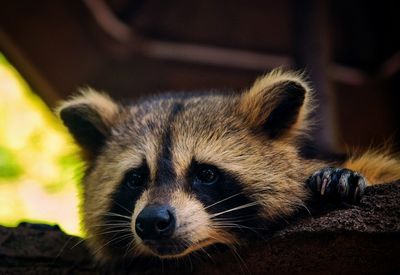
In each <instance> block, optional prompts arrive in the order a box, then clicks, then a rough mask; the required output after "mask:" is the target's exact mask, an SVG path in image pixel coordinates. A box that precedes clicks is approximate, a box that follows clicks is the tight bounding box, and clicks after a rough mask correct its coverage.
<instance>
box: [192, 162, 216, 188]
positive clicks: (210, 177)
mask: <svg viewBox="0 0 400 275" xmlns="http://www.w3.org/2000/svg"><path fill="white" fill-rule="evenodd" d="M196 179H197V180H198V181H200V182H201V183H203V184H206V185H211V184H213V183H215V182H217V181H218V179H219V171H218V169H217V168H216V167H214V166H211V165H201V166H200V167H199V169H198V170H197V172H196Z"/></svg>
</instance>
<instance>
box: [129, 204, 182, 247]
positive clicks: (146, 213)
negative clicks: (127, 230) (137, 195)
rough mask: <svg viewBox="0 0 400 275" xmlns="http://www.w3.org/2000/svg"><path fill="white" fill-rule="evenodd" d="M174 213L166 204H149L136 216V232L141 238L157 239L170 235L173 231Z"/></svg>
mask: <svg viewBox="0 0 400 275" xmlns="http://www.w3.org/2000/svg"><path fill="white" fill-rule="evenodd" d="M175 224H176V221H175V215H174V213H173V211H172V209H171V207H169V206H168V205H150V206H147V207H145V208H144V209H143V210H142V211H141V212H140V213H139V215H138V216H137V218H136V222H135V229H136V233H137V234H138V236H139V237H140V238H141V239H142V240H159V239H165V238H169V237H171V236H172V234H173V233H174V231H175Z"/></svg>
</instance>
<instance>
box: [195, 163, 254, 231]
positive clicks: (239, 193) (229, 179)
mask: <svg viewBox="0 0 400 275" xmlns="http://www.w3.org/2000/svg"><path fill="white" fill-rule="evenodd" d="M188 181H189V183H190V189H191V190H190V192H193V193H194V194H195V195H196V197H197V199H198V200H200V201H201V202H202V203H203V204H204V205H205V207H206V211H207V212H208V213H209V214H210V216H212V219H213V220H214V221H216V222H217V221H218V223H219V224H223V223H224V222H225V224H226V225H227V226H228V224H229V228H228V227H226V230H229V231H232V232H237V231H240V232H241V234H244V233H245V234H246V233H251V230H246V231H249V232H244V231H243V228H245V227H247V228H255V227H257V226H258V223H259V219H258V215H257V214H258V211H259V208H260V207H259V206H257V205H256V204H255V203H254V202H253V201H252V200H251V199H250V198H249V197H248V196H247V195H246V194H245V193H244V192H243V188H242V186H243V184H242V183H241V182H240V181H239V180H238V177H237V176H235V175H234V174H232V173H229V172H227V171H224V170H222V169H219V168H218V167H216V166H214V165H209V164H201V163H198V162H196V161H193V162H192V164H191V166H190V168H189V173H188ZM247 205H248V206H247ZM241 206H243V209H238V208H240V207H241ZM243 226H245V227H243Z"/></svg>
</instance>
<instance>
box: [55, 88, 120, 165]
mask: <svg viewBox="0 0 400 275" xmlns="http://www.w3.org/2000/svg"><path fill="white" fill-rule="evenodd" d="M57 113H58V115H59V117H60V118H61V120H62V121H63V122H64V125H65V126H66V127H67V128H68V130H69V131H70V133H71V134H72V136H73V137H74V139H75V140H76V142H77V143H78V144H79V145H80V146H81V147H82V149H83V151H84V154H85V156H86V157H87V158H89V159H91V158H93V157H94V156H95V155H96V153H98V151H99V150H100V149H101V147H102V146H103V145H104V143H105V141H106V139H107V137H108V135H109V134H110V130H111V127H112V125H113V124H114V123H115V121H116V120H117V118H118V116H119V113H120V111H119V106H118V105H117V104H116V103H115V102H114V101H113V100H112V99H111V98H110V97H109V96H107V95H106V94H103V93H99V92H96V91H95V90H93V89H90V88H89V89H85V90H82V91H81V92H80V94H78V95H77V96H75V97H73V98H72V99H70V100H67V101H65V102H63V103H61V105H60V107H59V108H58V109H57Z"/></svg>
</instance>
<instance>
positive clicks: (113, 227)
mask: <svg viewBox="0 0 400 275" xmlns="http://www.w3.org/2000/svg"><path fill="white" fill-rule="evenodd" d="M148 176H149V168H148V166H147V164H144V165H142V166H141V167H140V168H137V169H132V170H129V171H127V172H126V173H125V176H124V178H123V180H122V182H121V183H120V185H119V186H118V188H117V189H116V190H115V191H114V193H113V194H112V195H111V200H112V201H111V207H110V210H109V212H108V214H106V215H105V216H104V220H103V221H104V227H102V230H103V232H110V231H115V232H110V233H104V234H103V236H104V238H105V241H106V243H107V242H110V243H109V244H108V245H107V246H108V247H109V248H110V249H111V250H113V251H114V252H115V253H118V254H121V255H124V253H125V251H126V250H127V249H128V247H129V245H130V243H131V241H132V234H131V232H130V230H131V229H130V224H131V220H130V219H131V217H132V213H133V211H134V206H135V204H136V201H137V200H138V199H139V198H140V196H141V195H142V193H143V191H144V190H145V187H146V185H147V182H148ZM108 224H109V225H108ZM107 225H108V226H107ZM112 240H113V241H112Z"/></svg>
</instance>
